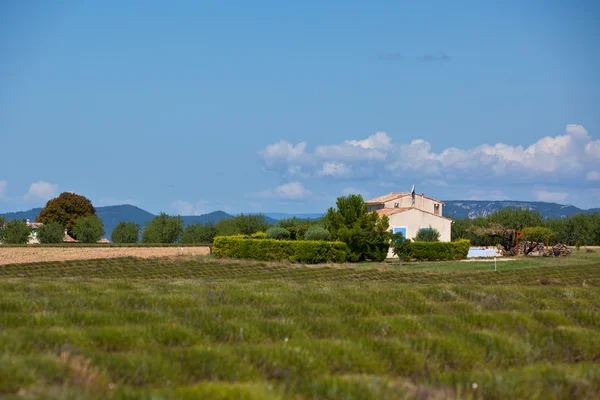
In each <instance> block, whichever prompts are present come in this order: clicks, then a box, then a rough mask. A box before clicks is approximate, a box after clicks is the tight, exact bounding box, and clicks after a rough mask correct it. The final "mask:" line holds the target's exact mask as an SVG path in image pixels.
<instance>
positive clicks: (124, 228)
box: [110, 221, 140, 243]
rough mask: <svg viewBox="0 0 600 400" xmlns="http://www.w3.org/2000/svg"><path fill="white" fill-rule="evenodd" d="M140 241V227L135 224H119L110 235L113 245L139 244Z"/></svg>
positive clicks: (122, 222)
mask: <svg viewBox="0 0 600 400" xmlns="http://www.w3.org/2000/svg"><path fill="white" fill-rule="evenodd" d="M139 239H140V226H139V225H138V224H134V223H133V222H124V221H121V222H119V223H118V224H117V226H115V229H113V231H112V232H111V234H110V240H112V242H113V243H137V242H138V240H139Z"/></svg>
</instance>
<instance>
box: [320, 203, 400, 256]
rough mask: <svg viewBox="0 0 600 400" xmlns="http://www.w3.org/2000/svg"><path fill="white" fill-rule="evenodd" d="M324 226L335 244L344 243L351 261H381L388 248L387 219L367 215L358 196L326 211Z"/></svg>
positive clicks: (365, 208)
mask: <svg viewBox="0 0 600 400" xmlns="http://www.w3.org/2000/svg"><path fill="white" fill-rule="evenodd" d="M324 222H325V226H326V227H327V229H328V230H329V232H330V233H331V237H332V239H334V240H341V241H343V242H345V243H346V244H347V245H348V247H349V248H350V251H351V252H352V258H353V261H361V260H371V261H383V260H385V258H386V257H387V253H388V250H389V247H390V239H391V233H390V232H388V228H389V219H388V217H386V216H385V215H384V216H383V217H382V218H380V217H379V215H378V214H377V213H375V212H371V213H369V212H368V209H367V205H366V204H365V202H364V200H363V198H362V196H361V195H356V194H351V195H349V196H345V197H338V199H337V201H336V207H335V208H334V207H331V208H329V210H327V214H325V217H324Z"/></svg>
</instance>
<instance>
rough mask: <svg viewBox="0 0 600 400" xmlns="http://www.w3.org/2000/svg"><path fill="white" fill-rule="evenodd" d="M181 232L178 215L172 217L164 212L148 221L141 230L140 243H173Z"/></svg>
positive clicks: (181, 223)
mask: <svg viewBox="0 0 600 400" xmlns="http://www.w3.org/2000/svg"><path fill="white" fill-rule="evenodd" d="M182 233H183V221H182V220H181V217H180V216H177V217H173V216H170V215H168V214H166V213H164V212H162V213H160V215H159V216H158V217H156V218H154V219H153V220H152V221H150V222H148V224H147V225H146V227H145V228H144V231H143V232H142V243H175V242H177V241H178V240H179V238H180V237H181V234H182Z"/></svg>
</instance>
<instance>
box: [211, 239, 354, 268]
mask: <svg viewBox="0 0 600 400" xmlns="http://www.w3.org/2000/svg"><path fill="white" fill-rule="evenodd" d="M213 254H214V255H215V256H216V257H221V258H245V259H253V260H261V261H281V260H289V261H291V262H297V263H306V264H318V263H327V262H334V263H340V262H345V261H347V260H348V259H349V256H350V249H349V248H348V246H347V245H346V244H345V243H342V242H326V241H309V240H302V241H297V240H276V239H264V240H252V239H245V238H240V237H232V236H217V237H216V238H215V240H214V243H213Z"/></svg>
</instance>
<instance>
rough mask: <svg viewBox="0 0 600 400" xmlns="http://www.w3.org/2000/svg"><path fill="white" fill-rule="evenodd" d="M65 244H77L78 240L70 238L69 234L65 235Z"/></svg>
mask: <svg viewBox="0 0 600 400" xmlns="http://www.w3.org/2000/svg"><path fill="white" fill-rule="evenodd" d="M63 242H65V243H77V240H75V239H73V238H72V237H71V236H69V234H68V233H65V235H64V236H63Z"/></svg>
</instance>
